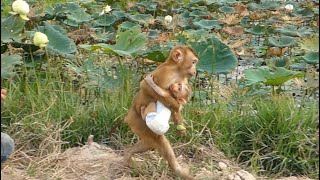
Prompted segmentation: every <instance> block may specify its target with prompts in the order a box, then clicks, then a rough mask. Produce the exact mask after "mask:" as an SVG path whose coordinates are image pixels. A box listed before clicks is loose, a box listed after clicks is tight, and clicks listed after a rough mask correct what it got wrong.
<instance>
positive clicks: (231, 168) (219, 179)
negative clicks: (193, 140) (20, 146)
mask: <svg viewBox="0 0 320 180" xmlns="http://www.w3.org/2000/svg"><path fill="white" fill-rule="evenodd" d="M122 154H123V153H122V152H120V151H115V150H113V149H111V148H109V147H106V146H104V145H99V144H97V143H95V142H92V143H90V144H88V145H84V146H82V147H74V148H70V149H67V150H66V151H64V152H63V153H60V154H55V155H50V156H47V157H45V158H42V159H34V160H31V161H30V162H31V163H29V164H28V166H25V165H22V163H20V162H23V158H20V159H15V158H13V159H10V160H9V161H8V162H6V163H5V164H3V165H2V172H1V180H74V179H77V180H149V179H161V180H173V179H178V178H177V177H176V176H175V175H174V174H173V173H172V171H171V170H170V169H169V168H168V166H167V164H166V162H165V161H164V160H163V159H162V158H161V157H160V156H159V154H158V153H157V152H154V151H149V152H147V153H144V154H141V155H136V156H135V157H134V161H135V166H134V168H132V169H129V168H127V167H125V166H124V165H123V162H122V161H123V155H122ZM177 156H178V160H179V162H180V163H181V164H182V166H187V167H192V168H191V169H190V170H191V172H192V174H194V176H195V179H199V180H253V179H272V178H263V177H255V176H253V175H252V174H250V173H248V172H247V171H244V170H242V169H241V168H240V167H239V166H237V165H236V164H235V163H234V162H232V161H230V160H228V159H227V158H226V157H225V156H224V155H223V153H221V152H219V151H218V150H217V149H215V148H213V147H198V149H197V151H196V153H195V154H194V155H193V158H190V159H188V158H186V157H185V155H181V154H180V155H179V152H178V154H177ZM14 157H16V156H14ZM277 180H310V179H308V178H302V177H300V178H298V177H287V178H278V179H277Z"/></svg>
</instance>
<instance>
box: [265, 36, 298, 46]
mask: <svg viewBox="0 0 320 180" xmlns="http://www.w3.org/2000/svg"><path fill="white" fill-rule="evenodd" d="M295 40H296V38H294V37H289V36H278V37H275V36H273V37H269V38H268V42H269V43H270V44H271V45H272V46H275V47H281V48H282V47H289V46H292V45H293V44H294V43H295Z"/></svg>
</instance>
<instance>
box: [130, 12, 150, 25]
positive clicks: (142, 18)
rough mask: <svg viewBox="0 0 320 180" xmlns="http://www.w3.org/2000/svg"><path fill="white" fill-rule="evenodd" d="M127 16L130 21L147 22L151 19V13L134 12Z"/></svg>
mask: <svg viewBox="0 0 320 180" xmlns="http://www.w3.org/2000/svg"><path fill="white" fill-rule="evenodd" d="M129 18H130V19H131V20H132V21H136V22H139V23H140V24H149V21H150V20H151V19H153V17H152V15H150V14H135V15H130V16H129Z"/></svg>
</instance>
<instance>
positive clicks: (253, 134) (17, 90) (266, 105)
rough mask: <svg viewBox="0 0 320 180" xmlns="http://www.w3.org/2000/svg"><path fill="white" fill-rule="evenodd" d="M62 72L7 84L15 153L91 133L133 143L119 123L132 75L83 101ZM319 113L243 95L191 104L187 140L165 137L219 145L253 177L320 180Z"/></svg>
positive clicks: (5, 118) (119, 144)
mask: <svg viewBox="0 0 320 180" xmlns="http://www.w3.org/2000/svg"><path fill="white" fill-rule="evenodd" d="M55 68H56V67H55ZM59 74H60V73H59V72H55V73H53V72H50V71H48V72H46V73H45V75H44V76H40V75H39V74H37V73H35V72H34V71H33V70H29V71H24V72H23V73H22V74H21V75H20V76H19V77H20V78H19V79H16V80H14V81H4V83H3V84H2V86H3V87H4V88H6V89H7V90H8V97H7V99H6V100H5V101H4V102H3V103H2V106H1V118H2V119H1V120H2V126H1V131H4V132H8V133H9V134H10V135H12V136H13V138H14V139H15V140H16V143H17V147H23V149H24V150H35V151H34V153H36V154H35V155H38V156H39V155H45V154H49V153H51V152H56V151H59V150H60V149H61V143H60V141H63V142H65V145H64V146H63V147H65V148H66V147H73V146H76V145H78V144H79V143H81V144H83V143H85V142H86V139H87V137H88V136H89V135H90V134H93V135H94V136H95V138H94V140H95V141H97V142H104V143H107V144H108V145H110V146H112V147H113V148H116V149H123V147H124V146H127V145H128V144H131V143H132V142H134V141H136V137H135V136H134V135H133V133H132V132H131V131H130V130H129V128H128V127H127V125H125V124H124V123H121V122H122V120H123V117H124V115H125V114H126V112H127V109H128V108H129V106H130V105H131V102H132V98H133V95H134V94H135V92H136V91H137V87H138V83H137V80H134V78H133V77H134V76H137V75H136V74H135V73H134V72H131V71H128V72H127V75H128V76H127V78H126V79H125V80H124V82H125V83H124V84H125V86H121V87H119V88H115V89H112V90H105V91H93V90H88V91H87V95H86V96H84V95H83V93H79V90H78V89H75V88H74V86H72V85H71V84H69V83H67V82H65V83H63V82H62V81H61V78H60V76H59ZM138 76H139V75H138ZM23 77H24V78H23ZM318 114H319V111H318V103H317V102H313V103H303V104H302V106H301V107H297V106H296V105H295V103H294V100H293V99H292V98H291V97H288V96H274V97H271V96H252V97H250V96H249V95H245V96H242V97H241V96H239V97H234V99H233V100H232V101H230V102H228V101H217V103H216V104H214V105H209V106H204V105H199V103H198V102H190V103H189V104H188V105H187V106H186V107H185V108H184V110H183V115H184V117H185V119H186V123H187V124H188V127H189V128H188V135H187V136H186V137H177V136H176V134H175V130H174V128H171V129H170V131H169V132H168V133H167V136H168V138H169V139H170V141H171V142H172V143H173V144H175V143H177V142H183V143H187V142H190V143H189V144H188V145H187V146H186V147H187V148H188V147H191V146H192V145H193V144H199V143H200V144H208V143H209V144H215V145H216V146H218V147H219V149H221V150H222V151H223V152H224V153H225V154H226V155H227V156H229V157H232V158H236V159H238V161H239V162H241V163H244V164H246V165H247V166H249V167H250V168H251V170H252V171H254V172H256V173H263V174H267V175H301V174H302V175H308V176H309V177H317V176H318V174H319V170H318V169H319V167H318V162H319V154H318V146H319V143H318V128H317V127H318ZM119 122H120V123H119Z"/></svg>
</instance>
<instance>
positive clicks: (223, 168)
mask: <svg viewBox="0 0 320 180" xmlns="http://www.w3.org/2000/svg"><path fill="white" fill-rule="evenodd" d="M218 165H219V168H220V169H221V170H225V169H227V167H228V166H227V165H226V163H224V162H219V164H218Z"/></svg>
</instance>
